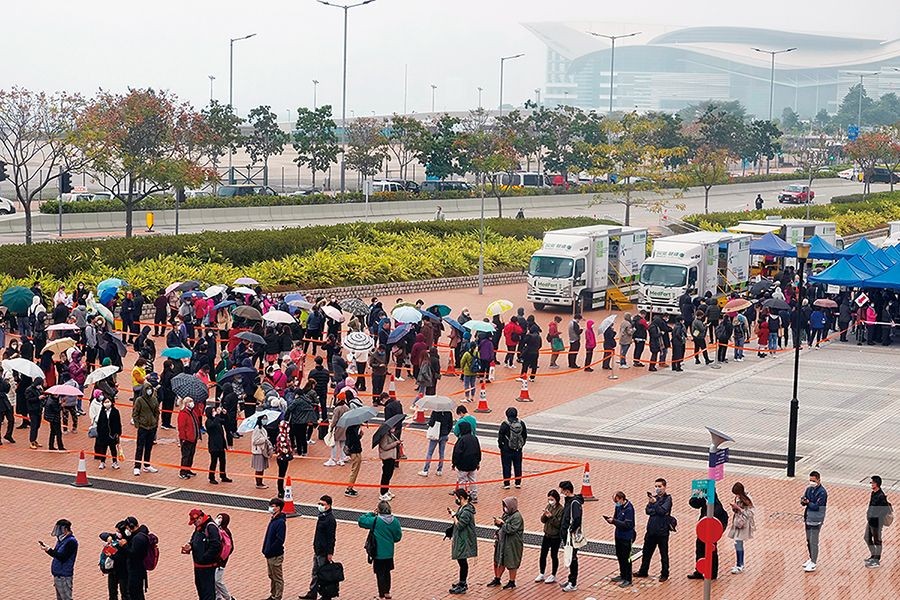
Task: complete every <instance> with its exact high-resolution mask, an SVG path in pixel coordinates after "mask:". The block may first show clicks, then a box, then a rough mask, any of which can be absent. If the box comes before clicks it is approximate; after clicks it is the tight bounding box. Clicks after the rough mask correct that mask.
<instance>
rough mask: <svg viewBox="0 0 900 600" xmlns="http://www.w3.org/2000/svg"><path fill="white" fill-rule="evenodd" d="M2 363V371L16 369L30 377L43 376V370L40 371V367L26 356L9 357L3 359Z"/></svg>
mask: <svg viewBox="0 0 900 600" xmlns="http://www.w3.org/2000/svg"><path fill="white" fill-rule="evenodd" d="M2 365H3V370H4V371H16V372H17V373H21V374H22V375H24V376H25V377H31V378H32V379H37V378H38V377H40V378H41V379H43V378H44V372H43V371H41V368H40V367H39V366H37V365H36V364H34V363H33V362H31V361H30V360H28V359H27V358H11V359H9V360H4V361H3V363H2Z"/></svg>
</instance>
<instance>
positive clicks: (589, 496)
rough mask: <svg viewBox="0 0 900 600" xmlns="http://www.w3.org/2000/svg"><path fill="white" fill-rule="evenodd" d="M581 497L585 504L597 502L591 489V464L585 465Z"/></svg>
mask: <svg viewBox="0 0 900 600" xmlns="http://www.w3.org/2000/svg"><path fill="white" fill-rule="evenodd" d="M581 496H582V497H583V498H584V500H585V502H592V501H596V500H597V499H596V498H594V490H592V489H591V463H584V475H583V476H582V477H581Z"/></svg>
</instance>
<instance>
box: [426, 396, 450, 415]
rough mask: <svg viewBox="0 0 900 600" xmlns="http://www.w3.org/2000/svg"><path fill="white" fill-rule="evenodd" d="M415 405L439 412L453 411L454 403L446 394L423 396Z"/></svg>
mask: <svg viewBox="0 0 900 600" xmlns="http://www.w3.org/2000/svg"><path fill="white" fill-rule="evenodd" d="M416 406H418V407H419V408H420V409H422V410H435V411H440V412H453V410H454V409H455V408H456V404H455V403H454V402H453V400H452V399H450V398H448V397H447V396H425V397H423V398H421V399H420V400H419V401H418V402H417V403H416Z"/></svg>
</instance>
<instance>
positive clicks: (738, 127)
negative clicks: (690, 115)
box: [697, 104, 746, 156]
mask: <svg viewBox="0 0 900 600" xmlns="http://www.w3.org/2000/svg"><path fill="white" fill-rule="evenodd" d="M697 125H698V126H699V127H698V141H699V143H700V144H701V145H704V146H707V147H709V148H711V149H713V150H724V151H725V152H727V153H728V154H730V155H733V156H737V155H739V154H740V148H741V144H742V143H743V140H744V137H745V135H746V130H745V127H744V119H743V118H742V117H741V116H739V115H738V114H737V113H735V112H729V111H727V110H725V109H723V108H721V107H720V106H719V105H717V104H710V105H709V106H707V108H706V111H705V112H704V113H703V114H702V115H700V117H699V118H698V119H697Z"/></svg>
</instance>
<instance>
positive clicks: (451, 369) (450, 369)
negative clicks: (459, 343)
mask: <svg viewBox="0 0 900 600" xmlns="http://www.w3.org/2000/svg"><path fill="white" fill-rule="evenodd" d="M447 353H448V354H449V355H450V361H449V362H448V363H447V375H454V376H455V375H457V373H456V357H455V356H454V355H453V348H450V350H449V351H448V352H447Z"/></svg>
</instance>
